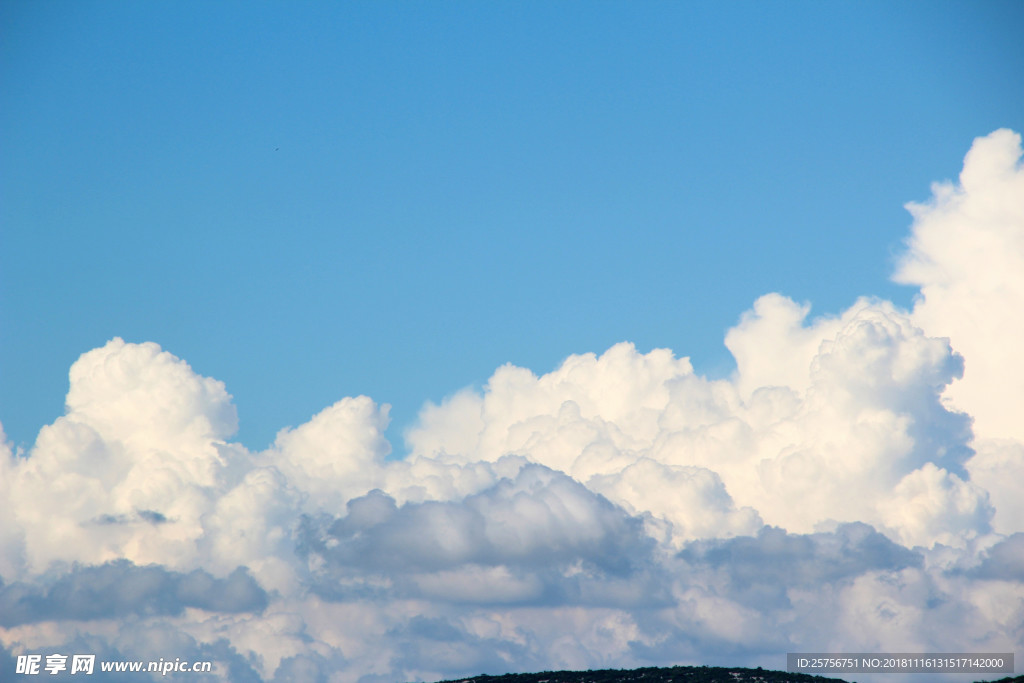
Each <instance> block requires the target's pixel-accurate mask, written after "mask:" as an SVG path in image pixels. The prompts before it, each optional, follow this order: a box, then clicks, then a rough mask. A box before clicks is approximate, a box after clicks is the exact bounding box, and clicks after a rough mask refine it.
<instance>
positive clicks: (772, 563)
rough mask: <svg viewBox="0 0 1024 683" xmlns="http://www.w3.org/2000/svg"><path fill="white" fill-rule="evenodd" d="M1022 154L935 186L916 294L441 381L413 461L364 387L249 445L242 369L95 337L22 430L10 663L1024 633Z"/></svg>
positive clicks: (892, 641)
mask: <svg viewBox="0 0 1024 683" xmlns="http://www.w3.org/2000/svg"><path fill="white" fill-rule="evenodd" d="M1020 155H1021V150H1020V138H1019V136H1017V135H1016V134H1015V133H1012V132H1010V131H997V132H995V133H993V134H992V135H990V136H987V137H985V138H980V139H979V140H977V141H975V144H974V145H973V146H972V148H971V151H970V152H969V154H968V155H967V158H966V159H965V162H964V171H963V173H962V174H961V177H960V182H959V183H958V184H952V183H944V184H939V185H936V186H935V187H934V188H933V194H934V196H933V198H932V199H931V200H929V201H927V202H924V203H921V204H912V205H910V207H909V208H910V210H911V213H912V215H913V226H912V228H911V232H912V234H911V238H910V240H909V241H908V249H907V253H906V256H905V258H904V259H903V260H902V261H901V264H900V267H899V270H898V272H897V274H896V277H897V279H899V280H900V281H901V282H906V283H908V284H913V285H916V286H918V287H919V288H920V292H921V294H920V297H919V299H918V301H917V302H916V304H915V306H914V308H913V310H911V311H906V310H901V309H900V308H898V307H896V306H894V305H893V304H892V303H890V302H887V301H881V300H877V299H872V298H869V297H865V298H862V299H860V300H858V301H856V302H854V303H853V304H852V305H851V306H850V307H849V308H847V309H846V310H844V311H840V312H838V313H835V314H832V315H826V316H821V317H817V318H811V317H810V315H811V307H810V304H807V303H799V302H794V301H792V300H790V299H788V298H786V297H784V296H782V295H780V294H767V295H765V296H763V297H761V298H760V299H758V300H757V301H756V302H754V303H753V306H752V308H751V310H749V311H747V312H746V313H743V314H742V315H740V316H739V320H738V322H737V324H736V326H735V327H733V329H731V330H730V331H729V332H728V334H727V335H726V338H725V343H726V346H727V347H728V348H729V350H730V351H731V352H732V353H733V355H734V356H735V358H736V363H737V370H736V373H735V375H734V376H732V377H730V378H727V379H721V380H709V379H707V378H706V377H702V376H700V375H698V374H696V373H695V372H694V370H693V367H692V365H691V364H690V362H689V360H688V359H687V358H682V357H677V356H676V355H675V354H674V353H673V352H672V351H671V350H668V349H655V350H653V351H649V352H647V353H642V352H640V351H638V350H637V349H636V348H635V347H634V346H633V345H631V344H628V343H622V344H617V345H615V346H613V347H612V348H610V349H607V350H606V351H604V352H603V353H600V354H595V353H586V354H579V355H573V356H570V357H569V358H567V359H566V360H565V361H564V362H563V363H562V364H561V366H560V367H558V368H557V369H555V370H553V371H552V372H549V373H547V374H543V375H537V374H535V373H533V372H532V371H530V370H528V369H526V368H519V367H515V366H512V365H506V366H503V367H500V368H498V369H497V370H496V371H495V372H494V374H493V376H492V377H491V378H490V379H489V381H488V382H487V383H486V385H485V386H484V387H483V389H482V390H481V391H474V390H470V389H467V390H463V391H461V392H458V393H456V394H455V395H453V396H452V397H450V398H448V399H447V400H445V401H443V402H442V403H441V404H439V405H433V404H428V405H426V406H425V407H424V408H423V410H422V412H421V414H420V419H419V421H418V423H417V425H416V426H414V427H413V428H412V429H410V430H409V431H408V433H407V434H406V446H407V449H408V455H407V456H406V457H404V458H402V459H397V460H396V459H391V458H388V455H389V454H390V452H391V449H392V445H391V444H390V443H389V442H388V441H387V439H386V438H385V436H384V434H385V429H386V428H387V424H388V406H385V405H378V404H377V403H375V402H374V401H373V400H372V399H370V398H368V397H365V396H358V397H347V398H342V399H341V400H339V401H338V402H337V403H335V404H333V405H331V406H329V407H327V408H325V409H324V410H323V411H321V412H320V413H318V414H317V415H314V416H312V417H311V418H310V420H309V421H307V422H306V423H304V424H301V425H299V426H297V427H294V428H288V429H284V430H282V431H281V432H280V433H279V434H278V436H277V438H276V440H275V442H274V443H273V444H272V445H271V446H270V447H269V448H268V449H266V450H265V451H262V452H255V453H254V452H249V451H248V450H247V449H245V448H244V447H242V446H241V445H239V444H237V443H232V442H231V441H230V438H231V436H232V434H233V433H234V430H235V428H236V425H237V416H236V414H235V409H234V406H233V404H232V402H231V397H230V395H229V394H228V393H227V390H226V388H225V387H224V385H223V384H221V383H220V382H218V381H216V380H214V379H211V378H207V377H202V376H200V375H198V374H197V373H195V372H194V371H193V370H192V369H191V368H190V367H189V366H188V365H187V363H185V362H184V361H183V360H181V359H179V358H176V357H175V356H173V355H171V354H170V353H168V352H166V351H163V350H162V349H160V347H158V346H157V345H156V344H153V343H143V344H133V343H127V342H125V341H123V340H121V339H114V340H112V341H111V342H109V343H108V344H106V345H105V346H103V347H102V348H99V349H95V350H92V351H89V352H87V353H85V354H84V355H83V356H82V357H81V358H80V359H79V360H78V361H77V362H76V363H75V364H74V365H73V366H72V368H71V371H70V390H69V392H68V396H67V409H66V412H65V414H64V415H63V416H61V417H59V418H57V419H56V420H55V421H54V422H53V423H52V424H50V425H48V426H46V427H44V428H43V429H42V430H41V431H40V433H39V437H38V439H37V440H36V443H35V444H34V445H33V447H32V448H31V449H30V450H29V452H27V453H18V454H15V453H14V452H12V451H11V449H10V447H9V446H8V445H7V444H6V443H5V442H4V441H3V439H0V581H2V583H0V646H2V649H0V666H7V665H8V664H10V663H11V661H12V660H11V659H10V658H11V657H12V656H16V655H18V654H22V653H33V652H35V653H39V652H43V651H57V652H60V651H66V652H68V653H70V652H82V651H85V652H95V653H97V654H98V655H100V656H101V657H106V658H108V659H157V658H160V657H165V658H167V657H171V658H174V657H181V658H183V659H184V658H190V659H197V660H198V659H211V660H215V661H216V662H217V665H216V666H217V669H216V671H215V673H214V674H213V675H212V677H210V680H265V681H313V680H324V681H364V682H366V683H369V682H371V681H395V680H410V681H411V680H431V679H435V680H436V679H442V678H452V677H457V676H463V675H470V674H475V673H480V672H483V671H486V672H490V673H501V672H504V671H510V670H541V669H554V668H608V667H616V668H621V667H628V666H641V665H651V664H655V665H661V664H663V665H668V664H678V663H706V664H736V665H748V666H765V667H772V668H779V667H781V666H783V664H782V662H783V659H782V657H783V655H784V653H785V652H787V651H801V650H802V651H835V652H842V651H846V652H852V651H950V652H952V651H964V650H974V651H1013V650H1020V649H1021V645H1024V641H1022V639H1021V638H1022V636H1021V634H1022V633H1024V580H1022V576H1024V574H1022V566H1024V565H1022V557H1024V555H1022V547H1024V544H1022V542H1021V538H1022V533H1024V528H1022V525H1024V508H1022V507H1021V505H1022V502H1021V501H1024V489H1022V488H1021V487H1022V486H1024V483H1022V482H1024V476H1022V474H1024V433H1022V432H1021V431H1020V426H1021V424H1024V423H1021V421H1020V420H1019V419H1017V418H1018V417H1019V415H1020V414H1021V402H1020V398H1019V397H1020V395H1021V391H1020V390H1021V389H1022V386H1021V380H1022V377H1024V374H1022V367H1024V366H1022V365H1021V362H1020V359H1019V357H1018V354H1017V353H1016V349H1015V347H1014V344H1015V342H1016V339H1018V338H1020V337H1021V336H1022V335H1021V332H1022V330H1021V329H1020V315H1019V311H1020V310H1024V298H1022V292H1024V275H1022V273H1024V266H1022V259H1024V244H1022V234H1024V188H1022V186H1021V183H1022V177H1024V176H1022V171H1021V166H1020V161H1019V159H1020ZM129 624H130V627H128V628H126V625H129ZM8 668H10V667H9V666H8ZM864 680H870V677H865V678H864ZM887 680H893V679H891V678H887ZM954 680H964V679H963V678H960V679H956V678H955V677H954Z"/></svg>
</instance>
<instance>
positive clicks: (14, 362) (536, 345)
mask: <svg viewBox="0 0 1024 683" xmlns="http://www.w3.org/2000/svg"><path fill="white" fill-rule="evenodd" d="M0 12H2V15H0V21H2V24H3V26H4V34H5V39H4V41H3V45H2V46H0V50H2V53H0V69H2V72H0V84H2V88H3V98H4V100H5V101H6V102H7V105H6V106H4V107H3V108H2V111H0V136H2V138H0V141H2V149H3V164H2V169H0V171H2V191H3V196H4V199H3V202H2V208H0V212H2V213H0V220H2V224H3V234H2V240H3V242H2V244H3V246H2V250H0V253H2V255H0V259H2V261H0V297H2V298H0V326H2V328H0V373H2V377H0V392H2V393H0V415H2V419H3V424H4V427H5V429H6V431H7V433H8V436H9V438H10V439H12V440H13V441H14V442H15V443H19V444H23V445H30V444H31V442H32V441H33V439H34V437H35V433H36V431H37V430H38V429H39V428H40V427H41V426H43V425H44V424H47V423H49V422H51V421H52V420H53V419H54V418H55V417H56V416H57V415H59V414H60V413H61V412H62V408H63V406H62V397H63V395H64V393H65V392H66V389H67V377H66V371H67V368H68V366H69V365H70V364H71V363H72V362H73V361H74V360H75V359H76V358H77V357H78V355H79V354H81V353H83V352H85V351H87V350H89V349H91V348H94V347H97V346H100V345H102V344H103V343H105V342H106V341H107V340H109V339H111V338H112V337H114V336H121V337H123V338H125V339H126V340H128V341H147V340H152V341H156V342H158V343H159V344H161V345H162V346H163V347H164V348H166V349H168V350H170V351H171V352H172V353H175V354H177V355H178V356H180V357H183V358H185V359H187V360H188V361H189V363H190V364H192V365H193V367H194V368H196V370H197V371H199V372H201V373H204V374H208V375H212V376H215V377H217V378H218V379H220V380H222V381H224V382H225V383H226V384H227V387H228V390H229V391H230V392H231V393H232V394H233V395H234V397H235V402H236V404H237V406H238V407H239V412H240V415H241V421H240V430H239V433H238V439H239V440H240V441H241V442H243V443H245V444H246V445H248V446H250V447H252V448H262V447H265V446H266V445H268V444H269V443H270V442H271V441H272V440H273V437H274V434H275V433H276V432H277V430H278V429H280V428H281V427H284V426H286V425H296V424H299V423H300V422H302V421H304V420H306V419H308V418H309V416H310V415H312V414H313V413H315V412H316V411H318V410H319V409H320V408H322V407H323V406H324V405H327V404H329V403H331V402H333V401H335V400H337V399H339V398H341V397H343V396H348V395H356V394H367V395H369V396H371V397H373V398H374V399H375V400H377V401H380V402H386V403H390V404H392V406H393V408H392V416H393V418H394V425H393V428H392V434H393V436H392V440H393V441H394V442H395V444H396V448H399V449H401V432H400V430H401V429H402V428H403V427H404V426H405V425H408V424H409V423H411V422H412V420H413V419H414V417H415V415H416V412H417V411H418V410H419V408H420V406H421V405H422V403H423V402H424V401H426V400H428V399H429V400H433V401H437V400H439V399H441V398H442V397H444V396H445V395H448V394H451V393H452V392H454V391H456V390H457V389H459V388H461V387H463V386H466V385H470V384H477V385H479V384H480V383H482V382H483V381H485V380H486V378H487V377H488V376H489V375H490V373H491V372H492V371H493V370H494V369H495V368H496V367H498V366H499V365H501V364H503V363H505V362H512V363H515V364H519V365H524V366H527V367H530V368H531V369H533V370H535V371H537V372H546V371H548V370H551V369H553V368H554V367H555V366H557V365H558V364H559V363H560V362H561V360H562V359H563V358H565V357H566V356H567V355H569V354H571V353H581V352H587V351H594V352H600V351H601V350H603V349H605V348H607V347H609V346H610V345H612V344H613V343H615V342H618V341H623V340H628V341H633V342H635V343H636V344H637V346H638V347H639V348H640V349H644V350H649V349H651V348H656V347H670V348H672V349H673V350H675V351H676V353H677V354H679V355H686V356H690V357H691V358H692V360H693V362H694V364H695V366H696V367H697V368H698V369H699V370H702V371H705V372H707V373H709V374H711V375H716V376H721V375H725V374H727V373H728V372H730V371H731V370H732V368H733V364H732V359H731V357H730V356H729V354H728V352H727V351H726V350H725V348H724V347H723V345H722V336H723V333H724V331H725V330H726V329H727V328H728V327H730V326H731V325H733V324H734V323H735V322H736V320H737V318H738V315H739V312H741V311H742V310H744V309H745V308H747V307H749V306H750V305H751V303H752V302H753V301H754V299H756V298H757V297H758V296H760V295H761V294H764V293H766V292H770V291H778V292H781V293H784V294H786V295H788V296H790V297H792V298H794V299H796V300H797V301H810V302H812V303H813V305H814V311H815V313H824V312H836V311H838V310H839V309H840V308H842V307H845V306H847V305H849V304H850V303H851V302H852V301H853V300H854V299H855V298H856V297H857V296H859V295H862V294H871V295H878V296H883V297H887V298H891V299H893V300H895V301H898V302H901V303H904V304H907V303H909V301H910V300H911V297H912V295H913V291H912V290H911V289H910V288H906V287H897V286H895V285H893V284H891V283H890V282H889V281H888V277H889V275H890V274H891V271H892V267H893V265H892V255H893V253H894V252H895V251H896V250H897V249H898V248H899V247H900V245H901V240H902V239H903V238H904V236H905V234H906V229H907V226H908V224H909V216H908V215H907V214H906V212H905V211H904V210H903V209H902V205H903V204H904V203H905V202H906V201H909V200H914V199H923V198H924V196H925V194H926V192H927V188H928V184H929V183H930V182H932V181H934V180H939V179H943V178H952V177H955V174H956V173H957V172H958V168H959V162H960V159H961V157H962V155H963V152H964V150H965V149H966V146H967V145H968V144H969V142H970V140H971V139H973V138H974V137H975V136H978V135H983V134H985V133H987V132H990V131H991V130H994V129H995V128H997V127H1000V126H1008V127H1011V128H1016V129H1018V130H1019V129H1021V128H1022V127H1024V89H1022V88H1020V87H1019V86H1020V77H1021V72H1022V68H1024V47H1021V45H1020V43H1019V41H1018V40H1016V39H1015V30H1014V27H1019V26H1020V25H1021V24H1022V22H1024V10H1022V8H1021V6H1020V4H1019V3H1013V2H992V3H973V2H971V3H966V2H947V3H942V4H941V5H938V6H926V5H922V4H920V3H881V2H879V3H873V2H871V3H810V2H793V3H754V2H738V3H661V2H649V3H631V4H628V5H627V4H626V3H608V2H599V3H570V2H566V3H532V2H528V3H455V2H452V3H417V4H408V3H344V4H342V3H298V4H284V3H231V2H226V3H174V4H171V3H137V4H130V5H126V4H119V3H102V2H100V3H97V2H82V3H74V4H69V3H59V2H57V3H54V2H31V3H30V2H7V3H4V5H3V7H2V9H0ZM396 432H397V433H396Z"/></svg>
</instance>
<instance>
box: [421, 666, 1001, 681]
mask: <svg viewBox="0 0 1024 683" xmlns="http://www.w3.org/2000/svg"><path fill="white" fill-rule="evenodd" d="M633 681H640V682H642V683H848V681H844V680H843V679H841V678H825V677H823V676H812V675H810V674H802V673H790V672H788V671H772V670H770V669H743V668H740V667H720V666H673V667H647V668H643V669H601V670H599V671H544V672H541V673H535V674H504V675H501V676H487V675H483V676H474V677H472V678H456V679H452V680H449V681H438V683H627V682H629V683H632V682H633ZM1000 683H1002V682H1000Z"/></svg>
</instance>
